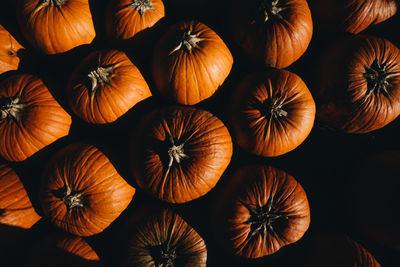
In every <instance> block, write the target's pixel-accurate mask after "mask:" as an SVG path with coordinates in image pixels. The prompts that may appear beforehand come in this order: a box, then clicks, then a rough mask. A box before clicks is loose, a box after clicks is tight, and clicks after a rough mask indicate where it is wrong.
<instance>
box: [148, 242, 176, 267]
mask: <svg viewBox="0 0 400 267" xmlns="http://www.w3.org/2000/svg"><path fill="white" fill-rule="evenodd" d="M150 253H151V254H152V256H153V259H154V261H155V266H157V267H173V266H174V261H175V259H176V257H177V255H176V249H175V248H171V247H170V245H169V244H168V243H167V244H164V245H160V246H155V247H151V251H150Z"/></svg>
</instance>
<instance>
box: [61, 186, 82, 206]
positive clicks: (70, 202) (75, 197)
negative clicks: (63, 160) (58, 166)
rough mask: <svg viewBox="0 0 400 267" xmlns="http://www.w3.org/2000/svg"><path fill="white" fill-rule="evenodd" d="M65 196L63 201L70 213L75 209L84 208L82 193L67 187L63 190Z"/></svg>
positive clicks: (62, 198)
mask: <svg viewBox="0 0 400 267" xmlns="http://www.w3.org/2000/svg"><path fill="white" fill-rule="evenodd" d="M62 191H63V195H62V197H61V200H62V201H63V202H64V203H65V205H66V206H67V209H68V210H69V211H70V210H72V209H73V208H75V207H83V206H84V201H83V198H82V192H79V191H72V189H71V187H69V186H68V185H66V186H65V187H63V188H62Z"/></svg>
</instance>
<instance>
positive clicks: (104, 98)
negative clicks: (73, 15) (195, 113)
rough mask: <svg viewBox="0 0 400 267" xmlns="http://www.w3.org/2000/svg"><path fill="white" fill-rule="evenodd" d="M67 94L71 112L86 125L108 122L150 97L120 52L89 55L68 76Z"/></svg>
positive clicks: (136, 72) (136, 73)
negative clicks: (86, 123)
mask: <svg viewBox="0 0 400 267" xmlns="http://www.w3.org/2000/svg"><path fill="white" fill-rule="evenodd" d="M67 95H68V99H69V103H70V106H71V108H72V110H73V111H74V113H75V114H76V115H78V116H79V117H80V118H81V119H83V120H84V121H86V122H88V123H93V124H104V123H111V122H114V121H115V120H117V119H118V118H119V117H120V116H122V115H123V114H125V113H126V112H127V111H128V110H129V109H130V108H132V107H133V106H134V105H135V104H137V103H138V102H140V101H141V100H144V99H145V98H147V97H150V96H151V92H150V89H149V87H148V85H147V83H146V81H145V80H144V78H143V76H142V74H141V73H140V71H139V69H138V68H137V67H136V66H135V65H134V64H133V63H132V62H131V61H130V59H129V58H128V57H127V56H126V54H125V53H124V52H121V51H118V50H102V51H95V52H92V53H91V54H89V55H88V56H87V57H86V58H85V59H84V60H83V62H82V63H81V64H80V65H79V66H78V67H77V68H76V69H75V71H74V72H73V74H72V75H71V77H70V80H69V84H68V89H67Z"/></svg>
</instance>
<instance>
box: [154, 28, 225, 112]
mask: <svg viewBox="0 0 400 267" xmlns="http://www.w3.org/2000/svg"><path fill="white" fill-rule="evenodd" d="M232 64H233V58H232V54H231V52H230V51H229V49H228V47H227V46H226V45H225V43H224V41H223V40H222V39H221V38H220V37H219V36H218V34H217V33H215V32H214V31H213V30H212V29H210V28H209V27H208V26H206V25H204V24H203V23H201V22H196V21H188V22H181V23H178V24H175V25H173V26H172V27H171V28H170V29H169V30H168V31H167V32H166V33H165V35H164V36H163V37H161V39H160V40H159V41H158V43H157V44H156V47H155V49H154V54H153V77H154V82H155V84H156V86H157V88H158V89H159V90H160V92H161V93H162V94H163V95H165V96H167V97H169V98H170V99H172V100H173V101H175V102H177V103H180V104H184V105H194V104H197V103H199V102H200V101H202V100H204V99H207V98H209V97H211V96H212V95H213V94H214V92H215V91H216V90H217V89H218V88H219V87H220V86H221V85H222V83H223V82H224V81H225V79H226V77H227V76H228V75H229V73H230V71H231V68H232Z"/></svg>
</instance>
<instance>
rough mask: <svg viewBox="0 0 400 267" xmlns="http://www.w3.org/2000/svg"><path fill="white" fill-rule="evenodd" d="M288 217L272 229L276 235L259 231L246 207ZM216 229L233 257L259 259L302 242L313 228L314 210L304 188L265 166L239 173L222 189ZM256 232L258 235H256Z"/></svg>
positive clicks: (217, 209) (273, 223)
mask: <svg viewBox="0 0 400 267" xmlns="http://www.w3.org/2000/svg"><path fill="white" fill-rule="evenodd" d="M269 201H271V203H272V207H273V208H272V210H274V211H275V213H277V214H285V215H286V216H287V219H286V218H283V217H281V218H279V219H277V220H275V221H273V222H271V225H272V227H273V230H274V232H275V233H276V236H275V235H274V234H273V232H272V231H270V230H268V228H267V230H266V234H265V236H264V237H263V228H261V229H260V230H259V231H256V229H257V226H258V225H256V224H250V223H249V220H252V218H253V216H252V214H251V212H250V210H249V208H248V207H246V205H248V206H250V207H252V208H256V207H266V206H267V205H268V202H269ZM214 214H215V215H214V219H213V221H214V225H215V230H216V232H215V233H216V235H217V237H218V239H219V240H220V241H221V244H222V245H223V246H224V247H225V248H226V249H227V251H230V252H231V253H232V254H234V255H237V256H240V257H244V258H259V257H263V256H266V255H270V254H273V253H275V252H277V251H278V250H279V249H280V248H281V247H283V246H286V245H289V244H291V243H294V242H296V241H298V240H299V239H300V238H301V237H302V236H303V235H304V233H305V232H306V231H307V229H308V226H309V224H310V208H309V205H308V200H307V196H306V193H305V192H304V189H303V188H302V186H301V185H300V184H299V183H298V182H297V181H296V180H295V179H294V178H293V177H292V176H291V175H289V174H287V173H286V172H284V171H282V170H279V169H275V168H272V167H267V166H262V165H249V166H245V167H241V168H239V169H237V170H236V171H235V172H234V173H233V174H232V176H231V177H229V180H228V182H227V184H225V186H224V188H222V189H221V192H220V193H219V196H218V199H217V201H216V203H215V208H214ZM253 230H254V231H253Z"/></svg>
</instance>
